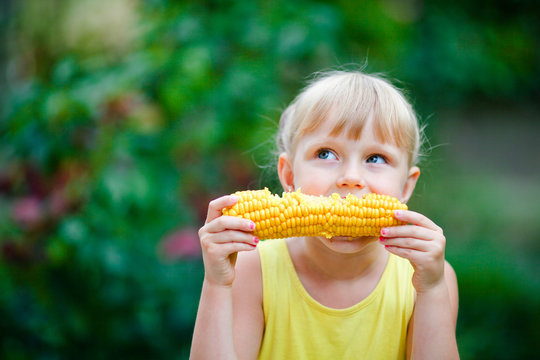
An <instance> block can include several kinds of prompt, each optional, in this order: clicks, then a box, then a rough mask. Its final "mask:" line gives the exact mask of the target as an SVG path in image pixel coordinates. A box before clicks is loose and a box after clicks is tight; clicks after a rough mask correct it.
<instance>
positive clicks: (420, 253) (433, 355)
mask: <svg viewBox="0 0 540 360" xmlns="http://www.w3.org/2000/svg"><path fill="white" fill-rule="evenodd" d="M395 216H396V217H397V218H398V219H400V220H403V221H406V222H408V223H409V225H404V226H398V227H394V228H388V229H383V230H382V233H383V236H384V238H383V243H384V244H385V245H386V248H387V249H388V251H390V252H392V253H394V254H396V255H398V256H401V257H403V258H406V259H408V260H409V261H410V262H411V265H412V266H413V268H414V274H413V279H412V281H413V285H414V287H415V289H416V303H415V309H414V313H413V317H412V319H411V323H410V324H409V331H408V334H407V352H408V358H411V359H415V360H417V359H459V353H458V348H457V342H456V335H455V332H456V321H457V311H458V289H457V280H456V275H455V272H454V270H453V269H452V267H451V266H450V264H448V263H447V262H446V261H445V260H444V250H445V246H446V239H445V237H444V235H443V231H442V229H441V228H440V227H439V226H437V225H436V224H435V223H433V222H432V221H431V220H430V219H428V218H427V217H425V216H424V215H422V214H419V213H416V212H414V211H408V210H404V211H398V212H396V213H395Z"/></svg>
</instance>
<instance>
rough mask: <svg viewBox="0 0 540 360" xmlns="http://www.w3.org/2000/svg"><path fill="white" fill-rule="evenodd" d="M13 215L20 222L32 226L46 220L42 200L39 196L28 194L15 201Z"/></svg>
mask: <svg viewBox="0 0 540 360" xmlns="http://www.w3.org/2000/svg"><path fill="white" fill-rule="evenodd" d="M12 216H13V219H14V220H15V221H16V222H18V223H19V224H21V225H23V226H26V227H29V228H32V227H35V226H37V225H39V224H40V223H41V222H42V221H43V220H44V217H45V213H44V211H43V206H42V204H41V201H40V200H39V199H38V198H37V197H34V196H28V197H24V198H20V199H18V200H16V201H15V203H14V204H13V209H12Z"/></svg>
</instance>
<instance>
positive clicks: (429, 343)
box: [407, 263, 459, 359]
mask: <svg viewBox="0 0 540 360" xmlns="http://www.w3.org/2000/svg"><path fill="white" fill-rule="evenodd" d="M457 313H458V287H457V280H456V275H455V272H454V269H452V267H451V266H450V264H448V263H445V283H444V284H442V285H441V286H440V287H439V288H438V289H433V290H432V291H429V292H424V293H421V294H417V297H416V305H415V310H414V312H413V316H412V318H411V322H410V323H409V332H408V336H407V350H408V354H409V359H411V358H412V359H428V358H430V357H431V356H430V354H438V356H439V357H438V358H443V359H458V358H459V354H458V350H457V343H456V337H455V329H456V322H457ZM413 349H414V353H413Z"/></svg>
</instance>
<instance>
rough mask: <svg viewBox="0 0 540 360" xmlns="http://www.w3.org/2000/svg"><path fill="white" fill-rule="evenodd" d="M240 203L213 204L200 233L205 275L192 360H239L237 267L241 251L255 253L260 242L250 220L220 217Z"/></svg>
mask: <svg viewBox="0 0 540 360" xmlns="http://www.w3.org/2000/svg"><path fill="white" fill-rule="evenodd" d="M237 201H238V198H237V197H234V196H224V197H221V198H219V199H216V200H214V201H212V202H211V203H210V205H209V207H208V216H207V219H206V223H205V225H204V226H203V227H202V228H201V229H200V230H199V237H200V239H201V248H202V254H203V261H204V269H205V275H204V282H203V288H202V291H201V299H200V302H199V310H198V312H197V319H196V321H195V329H194V331H193V341H192V345H191V355H190V358H191V359H237V358H238V354H237V351H236V349H235V347H234V337H233V332H234V325H233V282H234V281H235V275H236V272H235V265H236V259H237V254H238V252H239V251H250V250H254V249H255V247H256V243H257V240H256V239H255V238H254V237H253V235H252V234H251V230H253V228H254V227H253V226H254V225H253V223H252V222H251V221H249V220H246V219H240V218H233V217H228V216H221V209H223V208H224V207H227V206H231V205H232V204H234V203H236V202H237ZM255 255H256V254H255Z"/></svg>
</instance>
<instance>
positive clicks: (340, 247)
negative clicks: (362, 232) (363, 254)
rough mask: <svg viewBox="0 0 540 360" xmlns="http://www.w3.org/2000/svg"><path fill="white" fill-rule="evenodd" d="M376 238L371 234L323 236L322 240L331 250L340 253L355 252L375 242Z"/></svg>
mask: <svg viewBox="0 0 540 360" xmlns="http://www.w3.org/2000/svg"><path fill="white" fill-rule="evenodd" d="M376 241H377V238H376V237H373V236H362V237H349V236H335V237H333V238H330V239H327V238H323V240H322V242H323V243H324V244H325V245H326V246H327V247H328V248H329V249H331V250H333V251H336V252H340V253H355V252H358V251H360V250H363V249H364V248H365V247H366V246H367V245H369V244H372V243H373V242H376Z"/></svg>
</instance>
